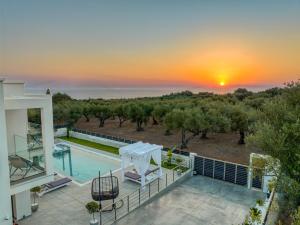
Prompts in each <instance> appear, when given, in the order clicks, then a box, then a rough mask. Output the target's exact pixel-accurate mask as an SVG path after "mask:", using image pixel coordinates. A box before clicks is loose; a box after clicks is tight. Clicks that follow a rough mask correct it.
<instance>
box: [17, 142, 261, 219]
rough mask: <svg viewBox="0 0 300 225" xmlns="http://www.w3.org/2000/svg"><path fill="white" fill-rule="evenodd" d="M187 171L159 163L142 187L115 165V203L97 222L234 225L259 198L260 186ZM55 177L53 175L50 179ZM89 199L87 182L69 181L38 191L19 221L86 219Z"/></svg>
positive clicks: (98, 215)
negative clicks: (159, 171) (32, 209)
mask: <svg viewBox="0 0 300 225" xmlns="http://www.w3.org/2000/svg"><path fill="white" fill-rule="evenodd" d="M74 146H75V147H77V146H78V144H76V145H74ZM85 148H86V149H87V150H89V151H90V150H93V149H92V148H91V147H86V146H85ZM94 151H96V152H98V151H99V150H98V149H94ZM109 155H111V154H109ZM190 173H191V170H188V171H186V172H184V173H182V174H178V173H177V172H176V171H175V170H174V169H166V168H163V176H162V178H161V179H157V180H154V181H153V182H151V183H149V184H147V185H146V186H145V188H144V189H143V188H141V186H140V185H139V184H136V183H133V182H131V181H128V180H125V181H124V182H122V179H121V171H120V170H115V171H114V172H113V175H115V176H117V177H118V179H119V185H120V194H119V196H118V198H117V199H116V200H115V203H116V206H117V208H116V209H114V210H112V211H111V212H103V211H101V212H100V213H96V218H97V219H98V220H99V221H101V224H102V225H104V224H113V223H117V224H137V225H138V224H172V225H173V224H175V225H176V224H183V223H185V224H199V223H200V224H225V225H226V224H228V225H229V224H238V223H241V222H242V221H243V220H244V218H245V216H246V215H247V213H248V211H249V208H250V207H253V206H255V202H256V200H257V199H261V198H264V194H263V193H262V192H261V191H254V190H249V189H247V188H246V187H245V186H239V185H235V184H230V183H227V182H224V181H220V180H214V179H212V178H207V177H203V176H194V177H191V176H190ZM95 176H96V175H95ZM59 178H60V177H59V176H56V178H55V179H59ZM90 201H92V197H91V182H85V183H84V184H83V185H78V184H77V183H76V182H75V183H71V184H70V185H69V186H67V187H65V188H61V189H58V190H56V191H53V192H51V193H48V194H46V195H44V196H42V198H41V199H40V200H39V205H40V206H39V210H38V211H37V212H36V213H33V215H32V216H30V217H28V218H25V219H23V220H21V221H20V222H19V224H20V225H27V224H28V225H31V224H43V225H48V224H49V225H50V224H51V225H52V224H58V225H65V224H74V225H82V224H88V223H89V220H90V215H89V214H88V212H87V210H86V209H85V204H86V203H87V202H90ZM102 206H103V208H102V209H103V210H105V209H108V208H112V201H110V200H109V201H105V202H104V203H102ZM116 221H117V222H116Z"/></svg>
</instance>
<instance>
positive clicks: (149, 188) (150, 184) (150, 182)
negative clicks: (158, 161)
mask: <svg viewBox="0 0 300 225" xmlns="http://www.w3.org/2000/svg"><path fill="white" fill-rule="evenodd" d="M150 197H151V182H150V183H149V198H150Z"/></svg>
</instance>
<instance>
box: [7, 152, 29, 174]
mask: <svg viewBox="0 0 300 225" xmlns="http://www.w3.org/2000/svg"><path fill="white" fill-rule="evenodd" d="M9 163H10V177H12V176H14V175H15V173H16V172H17V170H21V171H22V172H23V174H22V178H24V177H26V175H27V174H28V173H29V171H30V170H31V169H32V166H33V164H32V162H30V161H28V160H26V159H23V158H22V157H20V156H10V157H9ZM13 168H15V169H14V171H13V172H12V169H13Z"/></svg>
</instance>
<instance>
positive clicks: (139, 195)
mask: <svg viewBox="0 0 300 225" xmlns="http://www.w3.org/2000/svg"><path fill="white" fill-rule="evenodd" d="M140 205H141V188H139V206H140Z"/></svg>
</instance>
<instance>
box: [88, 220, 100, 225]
mask: <svg viewBox="0 0 300 225" xmlns="http://www.w3.org/2000/svg"><path fill="white" fill-rule="evenodd" d="M90 225H99V222H98V220H96V219H95V220H90Z"/></svg>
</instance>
